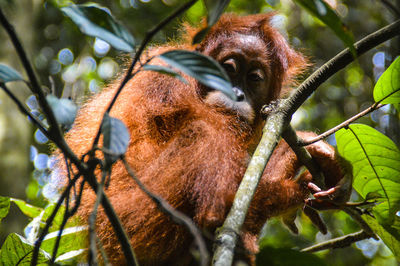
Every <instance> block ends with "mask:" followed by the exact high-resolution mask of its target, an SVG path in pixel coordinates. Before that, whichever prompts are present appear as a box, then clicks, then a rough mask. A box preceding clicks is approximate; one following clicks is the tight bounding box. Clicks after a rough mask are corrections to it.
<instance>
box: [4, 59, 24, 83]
mask: <svg viewBox="0 0 400 266" xmlns="http://www.w3.org/2000/svg"><path fill="white" fill-rule="evenodd" d="M19 80H21V81H23V80H24V79H23V78H22V76H21V74H20V73H18V72H17V71H16V70H15V69H13V68H11V67H9V66H7V65H4V64H0V83H7V82H10V81H19Z"/></svg>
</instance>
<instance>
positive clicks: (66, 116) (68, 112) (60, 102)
mask: <svg viewBox="0 0 400 266" xmlns="http://www.w3.org/2000/svg"><path fill="white" fill-rule="evenodd" d="M46 100H47V102H48V103H49V105H50V107H51V109H52V110H53V112H54V115H55V116H56V119H57V122H58V123H60V124H61V125H64V126H66V127H67V128H70V127H71V126H72V124H73V123H74V120H75V117H76V112H77V110H78V107H77V106H76V105H75V103H74V102H73V101H71V100H69V99H58V98H57V97H56V96H54V95H47V97H46Z"/></svg>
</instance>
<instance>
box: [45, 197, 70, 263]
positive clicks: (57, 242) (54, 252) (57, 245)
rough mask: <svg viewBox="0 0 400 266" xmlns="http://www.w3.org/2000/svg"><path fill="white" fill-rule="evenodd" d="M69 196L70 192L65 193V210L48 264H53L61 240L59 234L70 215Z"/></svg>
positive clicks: (60, 234)
mask: <svg viewBox="0 0 400 266" xmlns="http://www.w3.org/2000/svg"><path fill="white" fill-rule="evenodd" d="M69 196H70V193H68V194H67V196H66V198H65V212H64V217H63V220H62V222H61V226H60V228H59V229H58V235H57V238H56V243H55V244H54V248H53V254H52V256H51V260H50V265H53V264H54V262H55V260H56V256H57V251H58V247H59V246H60V241H61V236H62V232H63V231H64V228H65V226H66V225H67V221H68V219H69V218H70V217H71V216H70V213H69Z"/></svg>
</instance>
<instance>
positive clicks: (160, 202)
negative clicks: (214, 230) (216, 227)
mask: <svg viewBox="0 0 400 266" xmlns="http://www.w3.org/2000/svg"><path fill="white" fill-rule="evenodd" d="M121 159H122V162H123V163H124V166H125V169H126V170H127V171H128V173H129V175H130V176H131V177H132V179H133V180H134V181H135V182H136V184H137V185H138V186H139V187H140V189H141V190H142V191H143V192H144V193H146V195H147V196H149V197H150V198H151V199H152V200H153V201H154V202H155V203H156V204H157V206H158V208H159V209H160V210H161V211H162V212H164V213H165V214H167V215H168V216H170V217H171V218H172V219H173V220H174V221H175V222H177V223H179V224H182V225H184V226H185V227H186V228H187V229H188V230H189V231H190V233H191V234H192V235H193V237H194V239H195V241H196V243H197V245H198V247H199V251H200V261H201V265H202V266H206V265H208V260H209V254H208V251H207V248H206V244H205V241H204V239H203V237H202V235H201V232H200V230H199V229H198V228H197V226H196V225H195V224H194V223H193V221H192V219H190V218H189V217H188V216H186V215H185V214H184V213H182V212H180V211H178V210H176V209H175V208H174V207H172V206H171V205H170V204H169V203H168V202H167V201H165V200H164V199H163V198H161V197H160V196H157V195H156V194H154V193H152V192H151V191H150V190H148V189H147V187H146V186H145V185H144V184H143V183H142V182H141V181H140V180H139V179H138V178H137V177H136V175H135V173H134V172H133V170H132V168H131V167H130V165H129V164H128V162H127V161H126V159H125V158H124V157H122V158H121Z"/></svg>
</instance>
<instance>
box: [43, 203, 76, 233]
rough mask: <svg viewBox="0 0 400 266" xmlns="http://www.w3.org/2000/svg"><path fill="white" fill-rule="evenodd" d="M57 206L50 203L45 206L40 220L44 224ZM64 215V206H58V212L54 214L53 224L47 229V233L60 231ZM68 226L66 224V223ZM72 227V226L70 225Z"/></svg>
mask: <svg viewBox="0 0 400 266" xmlns="http://www.w3.org/2000/svg"><path fill="white" fill-rule="evenodd" d="M56 206H57V204H56V203H50V204H49V205H47V206H46V208H45V209H44V215H43V218H42V222H46V221H47V219H48V218H49V217H50V216H51V214H52V213H53V211H54V209H55V208H56ZM64 213H65V206H64V205H62V206H60V208H59V209H58V212H57V214H56V216H55V217H54V220H53V223H52V225H51V227H50V229H49V232H54V231H58V230H60V227H61V224H62V221H63V219H64ZM67 225H68V223H67ZM70 226H72V225H70Z"/></svg>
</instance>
